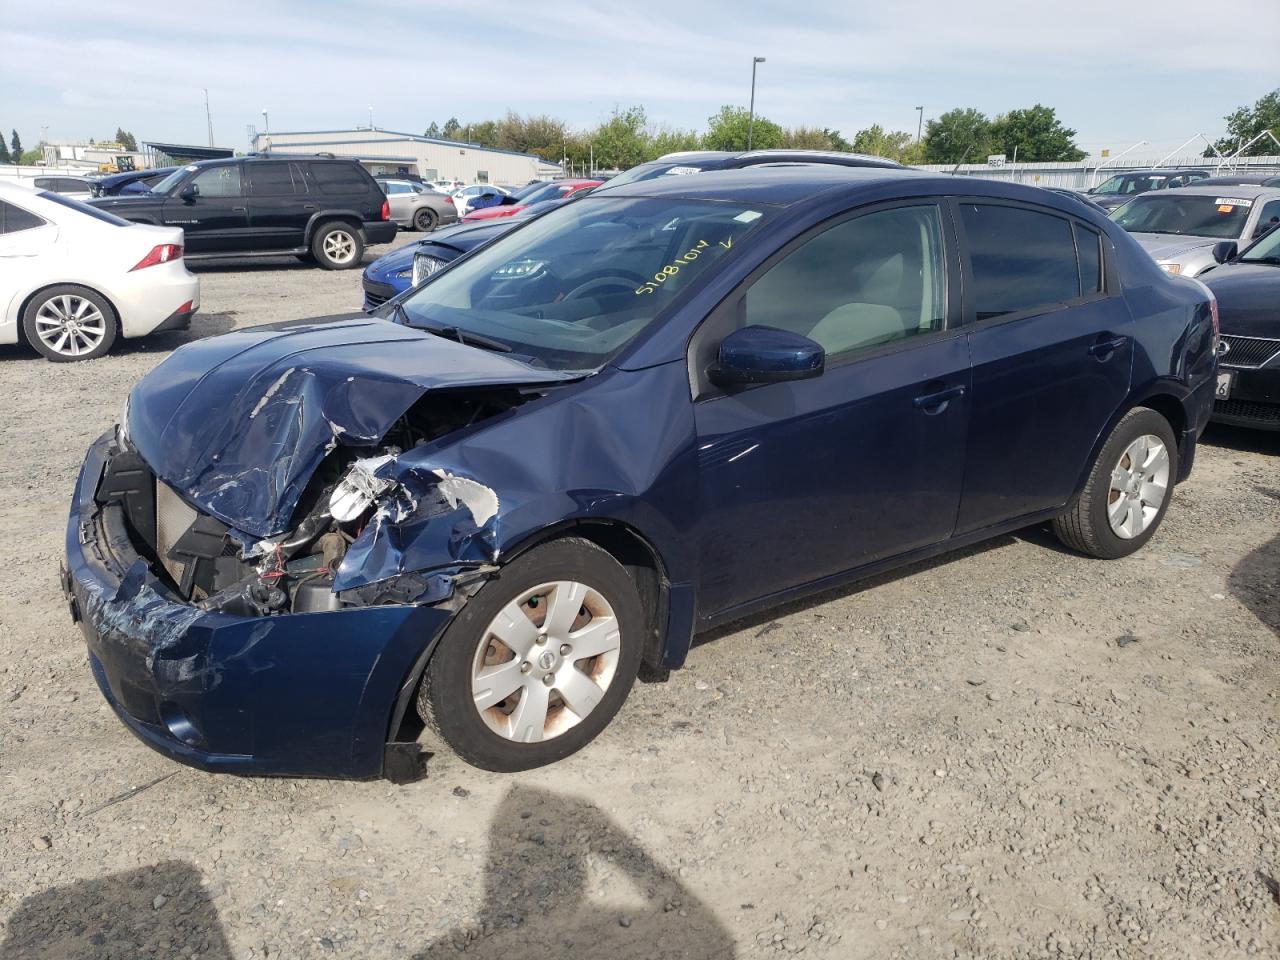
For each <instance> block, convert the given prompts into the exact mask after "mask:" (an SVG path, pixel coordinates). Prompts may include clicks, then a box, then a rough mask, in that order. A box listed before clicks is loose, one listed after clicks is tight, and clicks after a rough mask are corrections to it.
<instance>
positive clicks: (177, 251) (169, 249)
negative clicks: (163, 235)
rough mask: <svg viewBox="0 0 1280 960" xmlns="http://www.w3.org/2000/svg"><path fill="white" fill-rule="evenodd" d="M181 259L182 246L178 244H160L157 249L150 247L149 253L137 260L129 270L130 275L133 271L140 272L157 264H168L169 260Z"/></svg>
mask: <svg viewBox="0 0 1280 960" xmlns="http://www.w3.org/2000/svg"><path fill="white" fill-rule="evenodd" d="M181 259H182V244H180V243H162V244H160V246H158V247H152V248H151V252H150V253H148V254H147V255H146V256H145V257H143V258H142V259H141V260H139V261H138V262H137V263H136V264H134V265H133V267H131V268H130V269H129V272H130V273H132V272H133V271H134V270H141V269H142V268H143V267H154V266H155V265H156V264H159V263H168V262H169V261H170V260H181Z"/></svg>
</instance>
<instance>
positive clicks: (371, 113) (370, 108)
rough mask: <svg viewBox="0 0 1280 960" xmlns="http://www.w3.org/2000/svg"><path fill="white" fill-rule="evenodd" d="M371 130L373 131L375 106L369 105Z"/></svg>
mask: <svg viewBox="0 0 1280 960" xmlns="http://www.w3.org/2000/svg"><path fill="white" fill-rule="evenodd" d="M369 129H370V130H372V129H373V104H369Z"/></svg>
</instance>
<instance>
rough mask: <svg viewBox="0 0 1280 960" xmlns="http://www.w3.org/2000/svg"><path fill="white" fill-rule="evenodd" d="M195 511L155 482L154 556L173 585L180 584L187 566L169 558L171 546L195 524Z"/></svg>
mask: <svg viewBox="0 0 1280 960" xmlns="http://www.w3.org/2000/svg"><path fill="white" fill-rule="evenodd" d="M196 517H197V514H196V511H195V510H194V509H193V508H192V507H189V506H188V505H187V504H185V503H184V502H183V501H182V499H181V498H180V497H179V496H178V495H177V494H176V493H174V492H173V490H171V489H170V488H169V487H168V485H167V484H164V483H162V482H161V481H159V480H157V481H156V555H157V556H159V558H160V562H161V563H162V564H164V568H165V569H166V570H167V571H169V576H171V577H173V582H174V583H182V575H183V574H184V573H186V568H187V565H186V564H185V563H183V562H181V561H178V560H174V559H172V558H171V557H170V556H169V553H170V551H171V550H172V549H173V545H174V544H175V543H177V542H178V539H179V538H180V537H181V536H182V535H183V534H184V533H186V532H187V531H188V530H189V529H190V528H191V525H192V524H193V523H195V522H196Z"/></svg>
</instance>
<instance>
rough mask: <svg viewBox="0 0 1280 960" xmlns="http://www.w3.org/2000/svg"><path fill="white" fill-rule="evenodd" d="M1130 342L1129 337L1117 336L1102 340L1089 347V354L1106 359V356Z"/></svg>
mask: <svg viewBox="0 0 1280 960" xmlns="http://www.w3.org/2000/svg"><path fill="white" fill-rule="evenodd" d="M1128 342H1129V338H1128V337H1115V338H1113V339H1111V340H1100V341H1098V342H1097V343H1095V344H1094V345H1093V346H1091V347H1090V348H1089V356H1091V357H1102V358H1103V359H1106V357H1108V356H1110V355H1111V354H1113V353H1115V352H1116V351H1117V350H1119V349H1120V348H1121V347H1123V346H1124V345H1125V344H1126V343H1128Z"/></svg>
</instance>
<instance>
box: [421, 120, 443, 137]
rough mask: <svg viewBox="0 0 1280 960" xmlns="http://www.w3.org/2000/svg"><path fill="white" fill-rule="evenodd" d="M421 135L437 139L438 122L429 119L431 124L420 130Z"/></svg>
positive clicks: (438, 135)
mask: <svg viewBox="0 0 1280 960" xmlns="http://www.w3.org/2000/svg"><path fill="white" fill-rule="evenodd" d="M422 135H423V136H424V137H431V138H432V139H433V140H439V139H440V124H438V123H436V122H435V121H434V120H432V121H431V126H429V127H427V129H425V130H423V131H422Z"/></svg>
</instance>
